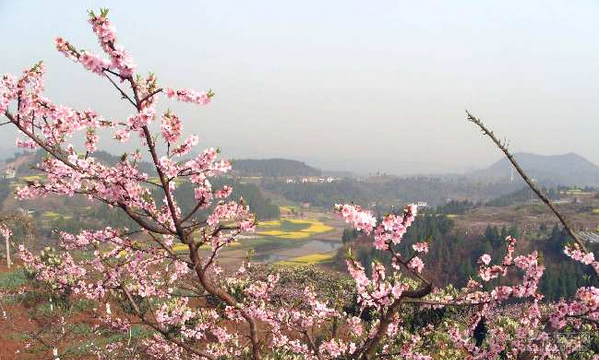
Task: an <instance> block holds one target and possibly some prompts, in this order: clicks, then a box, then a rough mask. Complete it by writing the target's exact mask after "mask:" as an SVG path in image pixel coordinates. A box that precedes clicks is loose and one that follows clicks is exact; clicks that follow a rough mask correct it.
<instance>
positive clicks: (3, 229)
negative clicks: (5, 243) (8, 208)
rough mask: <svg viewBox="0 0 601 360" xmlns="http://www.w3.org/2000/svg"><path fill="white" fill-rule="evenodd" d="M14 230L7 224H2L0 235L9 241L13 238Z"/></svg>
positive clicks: (0, 224)
mask: <svg viewBox="0 0 601 360" xmlns="http://www.w3.org/2000/svg"><path fill="white" fill-rule="evenodd" d="M12 234H13V232H12V230H11V229H10V228H9V227H8V226H6V224H4V223H1V222H0V235H2V236H3V237H4V238H5V239H6V240H8V239H9V238H10V237H11V236H12Z"/></svg>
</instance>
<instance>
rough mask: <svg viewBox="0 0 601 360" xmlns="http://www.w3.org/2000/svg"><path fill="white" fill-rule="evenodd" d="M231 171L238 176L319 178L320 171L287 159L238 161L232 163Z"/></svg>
mask: <svg viewBox="0 0 601 360" xmlns="http://www.w3.org/2000/svg"><path fill="white" fill-rule="evenodd" d="M232 162H233V164H232V170H233V172H234V174H235V175H238V176H261V177H282V176H319V175H321V170H319V169H316V168H314V167H311V166H309V165H307V164H305V163H304V162H301V161H296V160H288V159H258V160H256V159H240V160H233V161H232Z"/></svg>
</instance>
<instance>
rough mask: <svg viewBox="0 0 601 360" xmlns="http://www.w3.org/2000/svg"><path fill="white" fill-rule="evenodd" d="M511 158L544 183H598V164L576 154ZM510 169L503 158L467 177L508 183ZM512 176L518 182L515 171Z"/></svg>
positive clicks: (588, 184)
mask: <svg viewBox="0 0 601 360" xmlns="http://www.w3.org/2000/svg"><path fill="white" fill-rule="evenodd" d="M515 157H516V159H517V161H518V163H519V164H520V165H521V166H522V167H523V169H524V170H525V171H526V173H528V174H529V175H530V176H531V177H532V178H534V179H536V180H537V181H538V182H539V183H541V184H543V185H545V186H555V185H567V186H581V187H585V186H592V187H598V186H599V166H597V165H595V164H593V163H591V162H590V161H588V160H587V159H585V158H583V157H582V156H580V155H578V154H574V153H569V154H564V155H538V154H531V153H517V154H515ZM512 168H513V167H512V165H511V163H510V162H509V160H507V159H506V158H503V159H501V160H499V161H497V162H495V163H494V164H492V165H491V166H490V167H488V168H486V169H482V170H476V171H474V172H472V173H469V174H468V176H469V177H470V178H472V179H475V180H480V181H491V182H509V181H511V171H512ZM514 179H515V180H514V181H520V182H521V181H522V180H521V179H520V177H519V175H518V174H517V172H515V171H514Z"/></svg>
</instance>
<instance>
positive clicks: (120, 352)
mask: <svg viewBox="0 0 601 360" xmlns="http://www.w3.org/2000/svg"><path fill="white" fill-rule="evenodd" d="M107 15H108V11H107V10H101V12H100V14H98V15H97V14H94V13H93V12H90V19H89V23H90V25H91V26H92V29H93V31H94V33H95V34H96V36H97V37H98V41H99V43H100V46H101V48H102V50H103V51H104V53H105V54H106V56H107V58H105V57H101V56H99V55H97V54H94V53H92V52H90V51H88V50H78V49H77V48H76V47H75V46H74V45H72V44H71V43H69V42H68V41H66V40H64V39H62V38H57V39H56V41H55V43H56V48H57V49H58V51H59V52H61V53H62V54H64V55H65V56H66V57H67V58H69V59H70V60H72V61H74V62H75V63H78V64H80V65H82V66H83V67H84V68H85V69H87V70H89V71H91V72H93V73H95V74H97V75H98V76H100V77H102V78H105V79H107V80H108V81H109V82H110V83H111V84H112V85H113V86H114V87H115V89H116V90H117V91H118V93H119V95H120V96H121V98H122V99H124V100H125V101H127V102H129V103H130V104H131V105H132V107H133V113H132V114H131V115H129V116H128V117H127V118H126V120H112V119H106V118H104V117H102V116H100V115H99V114H97V113H96V112H95V111H93V110H90V109H88V110H75V109H72V108H69V107H67V106H64V105H58V104H55V103H53V102H52V101H51V100H50V99H48V98H46V97H45V96H44V95H43V88H44V85H43V75H44V71H45V68H44V66H43V64H42V63H38V64H36V65H35V66H33V67H32V68H30V69H28V70H26V71H25V72H24V73H23V75H22V76H21V77H19V78H15V77H12V76H10V75H5V76H3V77H2V79H1V82H0V112H1V113H3V114H4V116H5V117H6V118H7V122H6V124H10V125H13V126H15V127H16V128H17V129H18V131H19V133H20V134H21V136H22V137H21V138H19V139H17V145H19V146H20V147H24V148H27V149H37V148H41V149H43V150H44V152H45V153H46V154H47V157H46V158H45V159H44V160H43V162H42V163H40V164H37V166H36V168H37V169H38V170H40V171H41V172H43V173H44V174H45V175H46V179H45V181H43V182H39V181H35V182H32V183H30V184H28V185H27V186H25V187H21V188H19V189H18V190H17V195H18V197H19V198H21V199H37V198H41V197H44V196H47V195H51V194H54V195H60V196H84V197H87V198H88V199H89V200H90V201H94V202H101V203H104V204H107V205H108V206H111V207H114V208H116V209H119V210H120V211H122V212H123V213H124V214H126V215H127V216H128V217H130V218H131V219H132V220H133V221H134V222H135V224H137V226H138V228H136V229H127V228H123V229H113V228H110V227H106V228H104V229H101V230H86V231H82V232H81V233H79V234H69V233H65V232H61V233H60V234H59V237H60V239H59V247H60V249H59V250H57V249H52V248H47V249H45V250H44V251H43V252H42V253H40V254H39V255H35V254H33V253H31V252H29V251H28V250H27V249H25V248H24V247H21V248H20V253H21V258H22V259H23V261H24V262H25V264H26V267H27V271H28V273H29V274H30V276H31V277H32V278H34V279H35V281H36V282H38V283H39V284H43V285H44V286H46V287H47V289H48V291H49V292H51V293H52V294H53V296H54V297H55V298H64V297H74V296H75V297H84V298H87V299H90V300H93V301H96V302H98V303H104V304H105V306H104V307H101V308H100V309H99V310H98V309H97V311H96V314H97V323H96V325H95V328H96V330H97V331H96V334H99V336H100V337H103V338H105V339H106V338H109V337H111V336H113V335H119V334H120V335H124V334H125V335H126V334H128V333H129V334H130V335H131V333H132V331H133V330H134V329H138V327H139V326H142V327H143V328H144V331H145V334H146V335H145V336H143V337H140V338H139V339H138V340H135V341H134V340H132V339H131V336H130V337H129V338H127V336H125V337H123V336H121V337H117V339H118V340H116V341H108V342H107V341H105V342H100V341H99V342H97V343H94V344H93V346H90V347H89V348H87V351H89V352H92V353H94V354H96V355H97V357H98V358H99V359H115V358H128V359H134V358H155V359H166V358H170V359H230V358H249V359H261V358H270V359H276V358H280V359H294V358H298V359H301V358H302V359H346V358H348V359H374V358H398V359H405V358H407V359H431V358H441V357H442V358H452V357H455V358H472V359H481V358H495V357H498V356H501V355H503V356H506V357H508V358H520V356H523V355H524V354H530V355H533V356H536V357H540V358H550V357H559V356H560V348H559V347H558V344H557V341H556V337H554V336H553V335H554V333H557V332H560V331H562V329H565V328H566V327H573V328H580V327H582V326H593V327H594V328H595V329H598V314H597V310H598V289H597V288H593V287H591V288H582V289H580V290H579V291H578V293H577V295H576V297H575V299H573V300H572V301H571V302H562V303H560V304H556V305H553V306H551V307H550V308H544V307H542V306H541V304H540V301H541V299H542V296H541V295H540V294H538V292H537V285H538V281H539V280H540V278H541V276H542V274H543V270H544V266H543V265H542V264H540V263H539V261H538V256H537V253H536V252H533V253H531V254H528V255H520V256H515V255H514V251H515V242H516V240H515V239H513V238H508V239H507V254H506V256H505V258H504V260H503V262H502V263H501V264H496V265H492V264H491V257H490V256H489V255H487V254H484V255H482V257H481V258H480V264H481V267H480V271H479V277H480V281H476V280H470V282H469V283H468V284H467V286H466V287H465V288H463V289H460V290H454V289H452V290H451V289H435V288H434V287H433V286H432V284H431V282H430V281H429V280H428V279H427V278H426V277H425V276H424V275H423V268H424V266H425V264H424V262H423V260H422V259H421V258H420V254H423V253H427V252H428V244H427V243H426V242H421V243H417V244H414V245H413V247H412V251H411V253H409V254H407V253H403V252H402V251H400V250H399V246H398V245H399V244H400V243H401V241H402V239H403V235H404V234H405V232H406V231H407V229H408V227H409V226H410V225H411V223H412V222H413V221H414V219H415V217H416V209H417V208H416V206H415V205H408V206H407V208H406V209H405V210H404V212H403V213H401V214H389V215H386V216H384V218H383V219H381V220H380V221H377V220H376V218H375V217H374V216H373V215H372V214H371V213H370V212H368V211H363V210H362V209H361V208H360V207H359V206H356V205H348V204H347V205H337V206H336V208H335V211H336V212H338V213H339V214H340V216H342V218H344V219H345V220H346V221H347V222H349V223H351V224H352V225H353V226H354V227H356V228H357V229H359V230H361V231H363V232H364V233H365V234H367V235H370V236H373V239H374V242H373V245H374V247H375V248H376V249H377V250H379V251H382V252H385V253H387V254H389V255H390V259H391V261H390V263H387V264H381V263H374V264H373V266H372V269H373V271H372V273H371V274H366V272H365V269H364V268H363V266H362V265H361V264H360V263H359V262H358V261H357V260H355V259H354V258H353V256H352V254H349V257H348V260H347V265H348V270H349V272H350V274H351V276H352V278H353V280H354V284H355V289H354V294H353V295H350V296H352V297H350V298H349V299H345V300H346V301H347V302H350V303H351V304H352V305H353V306H354V310H351V309H341V308H339V307H336V306H334V302H335V301H334V300H336V299H328V298H327V297H323V296H320V293H319V291H318V290H319V289H314V288H311V287H306V288H304V289H303V290H302V291H301V293H300V294H299V295H302V296H300V297H299V296H296V297H294V298H290V297H288V298H287V297H282V296H275V295H274V294H276V293H277V290H278V286H280V285H279V279H280V276H279V274H278V273H276V272H273V273H270V274H266V275H265V276H264V277H257V276H253V272H252V269H253V267H251V264H250V263H249V262H243V263H241V264H240V267H239V269H238V270H237V271H236V272H234V273H228V274H226V272H224V271H223V270H222V269H221V268H220V266H219V264H218V257H219V253H220V251H221V250H222V249H224V248H225V247H227V246H228V245H229V244H230V243H232V242H233V241H234V240H236V238H237V236H238V235H239V234H240V233H242V232H251V231H253V230H254V227H255V224H256V221H255V219H254V216H253V215H252V214H251V213H250V211H249V208H248V206H247V205H246V204H245V203H244V201H243V200H239V201H231V200H227V199H228V197H229V195H230V194H231V192H232V188H231V187H228V186H225V187H223V188H219V189H215V188H213V186H212V185H211V178H213V177H215V176H219V175H222V174H225V173H226V172H227V171H228V170H230V168H231V166H230V164H229V163H228V162H227V161H223V160H217V155H218V151H216V150H215V149H212V148H210V149H206V150H204V151H203V152H201V153H200V154H198V155H196V156H194V157H192V158H191V159H190V160H183V157H184V156H185V155H188V154H191V152H192V150H193V149H194V148H195V147H196V146H197V145H198V142H199V141H198V137H197V136H195V135H191V136H189V137H187V138H185V139H182V134H183V129H182V122H181V120H180V118H179V117H178V116H177V115H176V114H175V113H174V112H171V111H169V110H167V111H164V112H159V111H158V110H157V108H158V101H159V97H160V96H165V97H166V98H168V99H171V100H177V101H180V102H190V103H195V104H198V105H201V106H202V105H207V104H208V103H210V101H211V99H212V97H213V93H212V92H211V91H208V92H198V91H195V90H191V89H173V88H169V87H159V85H158V80H157V78H156V77H155V76H154V75H152V74H151V75H148V76H146V77H143V76H139V75H137V74H136V72H135V71H136V66H135V64H134V62H133V60H132V58H131V56H130V55H129V54H128V53H127V52H126V51H125V49H123V48H122V47H121V46H120V45H118V43H117V39H116V35H115V30H114V28H113V26H112V25H111V24H110V22H109V19H108V17H107ZM155 122H157V123H158V122H160V124H155ZM101 131H103V132H110V133H112V138H113V139H114V140H115V141H116V142H120V143H125V142H133V141H134V139H132V138H130V137H131V134H132V133H134V134H137V135H138V139H137V141H138V142H139V144H140V146H142V147H143V148H144V149H145V150H147V151H148V158H149V159H150V161H151V162H152V164H153V168H154V170H153V171H154V174H148V173H145V172H143V171H142V170H141V169H140V164H141V162H142V158H143V155H142V153H141V152H139V151H137V152H133V153H128V154H124V155H123V156H122V158H121V160H120V161H119V162H118V163H116V164H114V165H108V164H103V163H101V162H100V161H99V160H98V159H96V158H95V157H94V153H95V151H96V149H97V144H98V143H99V141H100V132H101ZM77 136H80V137H81V138H83V140H84V145H83V146H82V147H77V146H76V145H74V144H73V143H72V142H70V139H71V138H73V137H77ZM183 182H189V183H191V184H192V185H193V186H194V197H195V200H196V205H195V206H194V208H193V209H192V210H191V211H189V212H187V213H186V212H183V211H182V209H180V207H179V206H178V204H177V202H176V199H175V192H176V190H177V187H178V185H180V184H182V183H183ZM157 194H160V195H157ZM203 214H208V215H206V216H204V215H203ZM2 232H3V233H6V234H7V236H8V232H7V230H2ZM176 243H181V244H184V245H185V246H186V247H187V255H186V256H181V255H178V254H176V252H175V251H174V250H173V246H174V244H176ZM203 249H204V250H203ZM567 252H568V255H570V256H571V257H572V258H574V259H575V260H578V261H581V262H584V263H585V264H591V265H593V266H595V267H596V268H597V267H598V263H597V262H596V261H595V259H594V256H593V255H592V254H588V253H586V254H585V253H582V252H581V251H579V249H577V248H574V249H568V250H567ZM84 254H87V255H89V254H91V256H83V255H84ZM510 271H517V273H518V274H519V279H520V280H519V281H518V282H517V283H516V284H515V285H512V286H497V287H494V288H493V289H492V291H484V290H483V284H484V283H485V282H487V281H490V280H491V279H495V278H499V277H504V276H506V275H507V274H508V273H509V272H510ZM508 300H512V301H517V300H519V301H521V304H522V305H521V306H519V307H518V308H517V309H516V310H515V311H512V312H511V313H506V312H504V311H502V307H501V306H502V304H503V303H504V302H506V301H508ZM115 306H117V307H115ZM415 307H418V308H419V309H441V308H456V309H462V310H461V311H462V312H461V314H462V315H461V316H458V317H456V318H450V319H448V321H444V322H436V323H434V322H433V323H429V324H428V325H427V326H424V327H421V328H420V329H418V330H411V329H410V328H409V327H408V326H407V325H406V323H405V322H406V316H407V313H408V312H410V311H414V310H415ZM483 319H486V320H487V322H488V324H489V334H490V336H489V337H488V338H487V339H485V340H482V339H480V340H478V339H474V336H473V334H474V331H475V329H476V328H477V327H478V326H480V324H482V322H483ZM65 321H66V320H65V319H62V320H61V323H60V324H59V325H60V326H62V327H63V330H62V331H59V332H58V333H57V334H56V336H55V337H54V338H42V337H41V336H40V334H39V333H37V334H36V335H32V336H31V338H33V340H37V341H39V342H41V343H43V344H45V345H46V346H47V347H52V348H53V350H54V352H55V357H57V358H58V357H59V356H60V357H62V358H65V357H69V356H71V357H74V356H76V355H74V353H70V352H68V351H63V350H61V349H59V346H60V345H61V344H64V341H63V339H64V336H65V331H64V323H65ZM516 323H517V324H518V325H517V326H516V325H515V324H516ZM61 334H62V335H61Z"/></svg>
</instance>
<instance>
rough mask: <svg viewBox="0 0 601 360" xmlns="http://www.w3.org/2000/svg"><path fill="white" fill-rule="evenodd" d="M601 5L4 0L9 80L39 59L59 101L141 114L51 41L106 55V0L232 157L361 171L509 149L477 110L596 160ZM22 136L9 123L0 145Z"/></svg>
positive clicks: (144, 66)
mask: <svg viewBox="0 0 601 360" xmlns="http://www.w3.org/2000/svg"><path fill="white" fill-rule="evenodd" d="M598 6H599V5H598V3H597V2H595V1H579V2H567V1H555V0H552V1H545V2H536V3H535V2H523V1H503V2H498V1H466V2H453V3H451V2H448V1H426V2H410V1H400V2H397V1H381V2H377V3H368V2H358V1H332V2H320V1H304V2H281V1H254V2H236V1H223V2H208V1H178V2H159V1H144V2H140V1H135V2H133V1H132V2H124V1H74V0H73V1H52V2H49V1H16V0H15V1H9V0H4V1H0V18H1V19H2V21H0V32H1V33H2V34H4V36H3V41H2V43H3V47H2V48H3V52H2V55H1V56H0V73H13V74H19V73H20V72H21V71H22V70H23V69H24V68H26V67H28V66H30V65H32V64H34V63H35V62H36V61H38V60H40V59H43V60H44V62H45V63H46V65H47V76H46V94H47V95H48V96H49V97H50V98H52V99H53V100H54V101H56V102H57V103H63V104H66V105H69V106H73V107H77V108H87V107H91V108H92V109H94V110H97V111H98V112H99V113H101V114H103V115H105V116H107V117H114V118H123V119H124V118H125V117H127V116H128V115H129V114H130V113H131V109H130V108H128V107H127V104H126V103H125V102H120V101H119V99H118V96H117V94H116V93H115V90H114V89H113V88H112V87H111V85H110V84H109V83H108V82H107V81H106V80H103V79H101V78H99V77H98V76H96V75H94V74H91V73H90V72H87V71H85V70H83V69H82V68H81V67H80V66H77V65H75V64H73V63H72V62H70V61H69V60H68V59H66V58H65V57H63V56H62V55H61V54H59V53H58V52H57V51H56V50H55V49H54V45H53V39H54V38H55V37H56V36H62V37H64V38H66V39H67V40H69V41H70V42H72V43H73V44H75V45H76V46H77V47H79V48H88V49H90V50H92V51H95V52H97V53H100V49H99V46H98V44H97V43H96V40H95V37H94V35H93V34H92V32H91V30H90V28H89V26H88V24H87V22H86V20H87V18H86V17H87V14H86V10H87V9H98V8H99V7H107V8H109V9H110V10H111V12H110V16H111V20H112V22H113V24H114V25H115V26H116V28H117V34H118V41H119V42H120V43H121V44H123V45H124V46H125V47H126V48H127V49H128V50H129V52H130V53H131V54H132V56H133V57H134V59H135V60H136V63H137V65H138V72H139V73H141V74H145V73H146V72H148V71H152V72H154V73H156V74H157V75H158V77H159V83H160V84H161V85H163V86H173V87H191V88H195V89H198V90H207V89H209V88H212V89H213V90H214V91H215V92H216V94H217V95H216V97H215V98H214V102H213V103H212V104H210V105H209V106H208V107H205V108H203V109H199V108H197V107H195V106H192V105H186V104H178V103H170V104H169V106H170V108H171V109H173V110H174V111H175V112H176V113H177V114H178V115H180V116H181V118H182V119H183V120H184V126H185V131H186V132H188V133H191V132H193V133H196V134H198V135H199V136H200V138H201V142H202V143H203V144H204V145H205V146H219V147H220V148H221V149H223V151H224V154H225V155H226V156H228V157H233V158H272V157H279V158H291V159H297V160H303V161H306V162H307V163H309V164H311V165H314V166H318V167H321V168H325V169H332V170H349V171H353V172H357V173H366V172H375V171H380V172H387V173H393V174H408V173H443V172H461V171H464V170H466V169H474V168H478V167H483V166H487V165H489V164H490V163H492V162H493V161H496V160H498V159H499V158H500V157H501V154H500V153H499V152H498V150H497V149H495V148H494V147H493V146H492V144H491V143H490V142H489V141H488V140H487V139H485V138H483V137H482V136H480V135H479V133H478V131H477V130H476V128H475V127H474V126H473V125H471V124H469V123H468V122H467V121H466V120H465V113H464V109H469V110H470V111H471V112H472V113H473V114H474V115H476V116H478V117H481V118H483V119H484V120H485V122H486V123H487V124H488V125H489V126H490V127H491V128H492V129H494V131H495V133H497V134H498V135H501V136H504V137H506V138H508V139H510V140H511V142H510V148H511V149H512V151H514V152H532V153H538V154H545V155H552V154H562V153H568V152H575V153H578V154H580V155H582V156H584V157H586V158H587V159H588V160H590V161H592V162H594V163H596V164H598V163H599V136H598V134H599V83H598V79H599V55H598V50H599V45H598V44H599V19H598V14H599V9H598ZM163 103H165V101H163ZM14 137H15V134H14V133H13V132H12V130H10V131H9V130H5V131H2V132H0V150H2V151H8V150H10V149H12V148H11V146H12V144H13V143H14ZM105 143H106V142H105ZM103 149H104V150H108V151H111V152H115V153H120V152H122V150H120V149H118V150H116V149H112V148H106V147H105V148H103Z"/></svg>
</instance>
